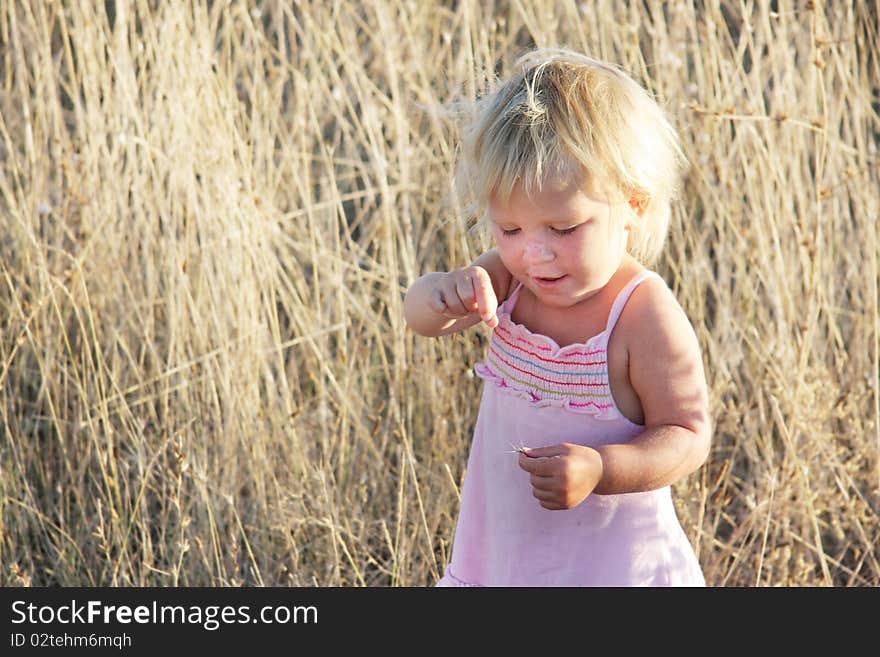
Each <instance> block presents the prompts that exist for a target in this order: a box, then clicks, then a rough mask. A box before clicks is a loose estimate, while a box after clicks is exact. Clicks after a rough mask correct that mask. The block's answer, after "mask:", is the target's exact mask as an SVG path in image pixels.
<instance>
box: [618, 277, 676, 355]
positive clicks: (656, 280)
mask: <svg viewBox="0 0 880 657" xmlns="http://www.w3.org/2000/svg"><path fill="white" fill-rule="evenodd" d="M618 326H619V328H620V329H623V331H622V332H623V333H625V334H626V335H627V336H628V337H630V338H631V339H632V340H633V341H637V342H641V343H645V342H649V343H650V342H653V341H654V340H655V339H656V338H658V337H660V336H661V335H663V334H669V333H670V332H672V333H676V332H680V331H682V330H687V331H688V332H691V331H693V327H692V326H691V323H690V320H689V319H688V317H687V315H686V314H685V312H684V310H683V309H682V307H681V304H680V303H679V301H678V299H677V298H676V296H675V294H674V293H673V291H672V290H671V289H670V288H669V286H668V285H667V284H666V281H664V280H663V278H661V277H660V276H659V275H657V276H647V277H646V278H645V279H644V280H642V281H641V283H639V284H638V285H637V286H636V287H635V289H634V290H633V291H632V294H631V295H630V297H629V299H628V300H627V302H626V305H625V306H624V308H623V311H622V312H621V314H620V319H619V321H618Z"/></svg>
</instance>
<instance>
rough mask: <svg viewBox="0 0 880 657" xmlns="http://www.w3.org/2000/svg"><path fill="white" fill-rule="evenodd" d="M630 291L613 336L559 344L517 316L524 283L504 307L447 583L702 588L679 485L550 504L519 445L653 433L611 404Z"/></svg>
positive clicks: (614, 312)
mask: <svg viewBox="0 0 880 657" xmlns="http://www.w3.org/2000/svg"><path fill="white" fill-rule="evenodd" d="M649 276H655V277H658V278H659V276H658V275H657V274H655V273H654V272H651V271H643V272H641V273H639V274H638V275H636V276H635V277H634V278H633V279H632V280H631V281H630V282H629V283H628V284H627V285H626V286H625V287H624V288H623V290H621V291H620V293H619V294H618V296H617V298H616V299H615V301H614V304H613V306H612V309H611V313H610V315H609V317H608V323H607V326H606V328H605V330H604V331H603V332H602V333H599V334H598V335H595V336H593V337H592V338H590V339H589V340H587V341H586V342H585V343H582V344H571V345H567V346H565V347H561V348H560V347H559V345H558V344H556V342H555V341H554V340H552V339H551V338H549V337H547V336H545V335H539V334H535V333H532V332H531V331H529V330H528V329H527V328H526V327H525V326H523V325H521V324H515V323H513V322H512V320H511V314H512V312H513V308H514V306H515V305H516V300H517V298H518V296H519V292H520V290H521V289H522V284H520V285H519V286H518V287H517V288H516V290H515V291H514V293H513V294H512V295H511V296H510V297H509V298H508V299H507V300H506V301H505V302H504V303H503V304H501V306H500V307H499V309H498V319H499V325H498V326H497V327H496V328H495V331H494V332H493V335H492V340H491V343H490V345H489V353H488V355H487V359H486V360H485V361H484V362H483V363H479V364H477V365H476V366H475V371H476V373H477V374H478V375H479V376H480V377H481V378H483V379H485V381H486V383H485V384H484V389H483V398H482V402H481V404H480V412H479V416H478V418H477V423H476V427H475V429H474V439H473V445H472V447H471V453H470V457H469V459H468V468H467V473H466V476H465V482H464V487H463V490H462V499H461V508H460V511H459V516H458V524H457V527H456V531H455V542H454V544H453V549H452V560H451V562H450V564H449V566H448V567H447V568H446V571H445V573H444V575H443V577H442V578H441V579H440V581H439V582H438V584H437V585H438V586H704V585H705V581H704V579H703V573H702V571H701V569H700V565H699V563H698V561H697V558H696V555H695V554H694V551H693V548H692V547H691V545H690V543H689V541H688V539H687V536H686V535H685V533H684V531H683V530H682V527H681V525H680V523H679V520H678V517H677V515H676V513H675V508H674V507H673V504H672V496H671V494H670V489H669V487H668V486H667V487H665V488H661V489H659V490H653V491H648V492H643V493H627V494H624V495H590V496H588V497H587V498H586V499H585V500H584V501H583V502H582V503H581V504H579V505H578V506H576V507H575V508H573V509H568V510H565V511H550V510H547V509H544V508H543V507H542V506H540V504H539V503H538V500H536V499H535V498H534V497H533V496H532V488H531V485H530V484H529V475H528V473H527V472H525V471H523V470H522V469H520V467H519V466H518V465H517V454H516V452H515V449H516V448H517V447H519V446H522V445H525V446H527V447H544V446H548V445H553V444H557V443H562V442H570V443H579V444H582V445H590V446H598V445H603V444H607V443H621V442H626V441H628V440H630V439H632V438H633V437H635V436H636V435H638V434H639V433H640V432H641V431H642V429H643V428H644V427H643V426H641V425H637V424H634V423H633V422H631V421H630V420H628V419H627V418H626V417H624V416H623V415H622V414H621V412H620V410H619V409H618V408H617V405H616V404H615V403H614V400H613V398H612V397H611V389H610V387H609V383H608V369H607V367H606V358H605V350H606V349H607V347H608V338H609V337H610V335H611V332H612V331H613V330H614V326H615V324H616V323H617V320H618V318H619V317H620V313H621V311H622V310H623V307H624V305H625V304H626V302H627V300H628V299H629V297H630V295H631V294H632V292H633V290H634V289H635V287H636V286H637V285H638V284H639V283H641V282H642V281H643V280H645V279H646V278H648V277H649Z"/></svg>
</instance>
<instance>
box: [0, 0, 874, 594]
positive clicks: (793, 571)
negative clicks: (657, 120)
mask: <svg viewBox="0 0 880 657" xmlns="http://www.w3.org/2000/svg"><path fill="white" fill-rule="evenodd" d="M107 4H109V5H111V11H110V13H109V15H108V12H107V11H106V10H105V8H104V7H105V3H104V2H94V3H92V2H61V1H59V0H56V1H55V2H50V1H48V0H45V1H44V0H10V1H9V2H3V3H2V5H0V211H2V214H0V216H2V222H3V225H2V232H0V309H2V310H0V386H2V389H0V432H2V434H0V507H2V509H0V583H2V584H6V585H13V586H16V585H27V584H32V585H48V584H62V585H136V586H141V585H160V586H165V585H218V586H223V585H239V584H246V585H262V584H266V585H320V586H325V585H367V586H397V585H424V584H430V583H433V581H434V580H435V579H436V578H437V577H438V575H439V573H440V572H441V570H442V567H443V565H444V564H445V562H446V560H447V559H448V557H449V548H450V541H451V535H452V530H453V528H454V520H455V517H456V513H457V505H458V491H459V485H460V483H461V479H462V473H463V468H464V463H465V458H466V456H467V449H468V446H469V441H470V430H471V427H472V425H473V422H474V419H475V413H476V408H477V404H478V396H479V390H480V386H479V381H478V380H475V379H474V378H472V377H471V376H469V374H468V371H469V367H470V365H471V364H472V363H473V362H474V360H475V359H477V358H478V357H479V356H480V355H481V354H482V351H483V347H484V345H485V337H486V333H485V331H484V330H483V329H475V330H473V331H471V332H469V333H467V334H463V335H457V336H451V337H448V338H442V339H438V340H427V339H423V338H417V337H414V336H413V335H411V334H408V333H407V332H406V330H405V326H404V323H403V320H402V313H401V302H402V293H403V291H404V289H405V287H406V286H407V285H408V283H409V282H411V281H412V280H413V279H414V277H415V276H417V275H418V274H419V273H422V272H424V271H427V270H430V269H435V268H447V267H449V266H452V265H459V264H462V263H465V262H467V261H468V260H469V259H470V258H472V257H473V256H474V255H475V254H476V253H477V250H478V249H479V247H480V245H479V244H476V243H475V241H474V238H473V237H471V236H470V235H468V234H467V233H466V232H465V231H463V230H462V228H461V224H460V222H459V219H458V218H459V216H460V215H459V214H458V212H457V208H456V205H455V202H454V200H452V198H451V196H450V194H449V191H450V181H451V170H452V164H453V161H454V156H455V148H456V146H455V144H456V129H455V126H454V125H453V124H452V123H451V122H450V121H449V120H448V119H447V118H445V117H444V116H443V114H442V113H441V112H439V111H438V109H439V107H440V106H441V105H443V104H448V103H451V102H453V101H455V100H458V99H469V98H472V97H473V96H474V94H475V93H477V92H479V90H481V89H483V88H484V87H485V80H486V76H487V75H488V74H490V73H492V72H493V71H495V72H498V73H500V74H504V72H505V71H506V70H507V67H508V66H509V65H510V63H511V62H512V61H513V59H514V57H515V56H516V55H517V54H519V53H521V52H522V51H523V50H524V49H526V48H528V47H531V46H533V45H539V46H543V45H559V44H564V45H569V46H572V47H576V48H581V49H583V50H585V51H588V52H590V53H592V54H594V55H597V56H599V57H603V58H606V59H610V60H613V61H617V62H619V63H621V64H622V65H624V66H625V67H626V68H628V69H629V70H631V71H633V72H634V74H635V75H636V76H637V77H639V78H640V79H641V80H643V81H644V82H645V84H646V85H648V86H649V88H651V89H652V90H653V91H654V92H656V93H657V94H658V95H659V96H660V97H661V98H662V99H663V101H664V102H665V103H666V104H667V106H668V107H669V110H670V112H671V113H672V115H673V116H674V118H675V121H676V123H677V125H678V126H679V127H680V130H681V134H682V138H683V141H684V144H685V148H686V152H687V154H688V156H689V158H690V159H691V161H692V163H693V166H692V169H691V173H690V176H689V179H688V182H687V186H686V190H685V200H684V202H683V203H682V204H681V205H680V206H679V207H678V208H677V210H676V215H675V226H674V228H673V232H672V235H671V238H670V240H669V245H668V248H667V250H666V255H665V257H664V259H663V261H662V262H661V264H660V266H659V270H660V272H661V273H662V274H663V275H664V276H665V277H666V279H667V281H669V282H670V284H671V285H672V286H673V287H674V289H675V290H676V292H677V294H678V295H679V297H680V299H681V302H682V305H683V306H684V308H685V310H686V311H687V312H688V314H689V316H690V317H691V319H692V320H693V322H694V324H695V327H696V329H697V333H698V335H699V338H700V340H701V344H702V346H703V348H704V357H705V361H706V365H707V371H708V376H709V383H710V388H711V400H712V406H713V409H714V419H715V422H716V426H717V430H716V437H715V442H714V448H713V451H712V454H711V456H710V460H709V462H708V463H707V464H706V466H705V467H704V468H702V469H701V470H700V471H699V473H698V474H695V475H693V476H691V477H690V478H688V479H687V480H686V481H683V482H681V483H680V484H678V485H677V486H676V493H677V500H678V508H679V511H680V515H681V518H682V522H683V524H684V526H685V529H686V531H687V533H688V535H689V536H690V537H691V538H692V539H693V541H694V543H695V545H696V548H697V551H698V554H699V558H700V561H701V563H702V565H703V568H704V570H705V573H706V577H707V581H708V583H709V584H710V585H728V586H731V585H736V586H752V585H760V586H765V585H810V586H812V585H835V586H878V585H880V549H878V545H880V433H878V335H880V327H878V324H880V320H878V292H877V286H878V265H877V262H878V242H877V228H876V222H877V215H878V194H877V190H878V186H880V167H878V162H880V159H878V157H880V156H878V153H877V140H878V135H880V119H878V111H880V96H878V94H880V52H878V42H880V41H878V37H880V24H878V18H877V12H876V7H875V6H874V3H873V2H872V1H868V0H854V2H852V3H844V2H839V3H838V2H834V3H831V2H828V3H821V2H800V1H798V2H793V1H789V2H780V3H778V5H779V8H778V10H777V11H770V9H769V8H768V6H769V4H770V3H768V2H766V1H765V0H758V1H754V2H752V1H742V2H741V1H739V0H705V1H703V2H696V1H694V2H689V1H680V2H663V3H661V2H657V1H655V0H648V1H646V2H632V3H621V2H610V1H608V0H600V1H598V2H586V3H576V2H567V3H566V2H549V1H546V0H543V1H538V2H527V1H525V0H511V1H510V2H497V3H489V2H486V3H480V2H474V1H464V2H458V3H442V4H441V3H423V2H416V1H412V0H368V1H366V2H356V3H355V2H349V1H348V0H342V1H340V2H333V3H330V2H317V1H316V2H305V1H303V2H297V1H294V2H280V1H279V2H275V1H269V0H266V1H265V2H248V3H245V2H240V1H236V0H232V1H229V2H213V3H209V4H210V6H203V4H204V3H202V2H197V3H193V4H195V5H196V6H195V7H193V6H192V5H191V3H178V2H158V1H154V2H148V1H146V0H131V1H128V2H124V1H120V2H117V3H107ZM114 4H115V7H116V10H115V12H114V11H112V5H114ZM776 4H777V3H773V5H776ZM627 5H630V6H627Z"/></svg>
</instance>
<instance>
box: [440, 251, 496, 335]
mask: <svg viewBox="0 0 880 657" xmlns="http://www.w3.org/2000/svg"><path fill="white" fill-rule="evenodd" d="M428 306H429V307H430V308H431V310H433V311H434V312H436V313H438V314H440V315H443V316H444V317H449V318H453V319H457V318H459V317H464V316H466V315H470V314H471V313H479V315H480V319H481V320H482V321H484V322H486V324H488V325H489V327H490V328H495V327H496V326H498V316H497V315H496V312H497V311H498V298H497V296H496V295H495V289H494V288H493V287H492V279H491V278H490V277H489V272H487V271H486V270H485V269H483V268H482V267H479V266H475V265H471V266H470V267H462V268H461V269H454V270H452V271H450V272H446V273H445V274H444V275H443V276H442V277H440V278H439V279H438V281H437V285H436V286H435V287H434V289H433V290H431V294H430V295H429V296H428Z"/></svg>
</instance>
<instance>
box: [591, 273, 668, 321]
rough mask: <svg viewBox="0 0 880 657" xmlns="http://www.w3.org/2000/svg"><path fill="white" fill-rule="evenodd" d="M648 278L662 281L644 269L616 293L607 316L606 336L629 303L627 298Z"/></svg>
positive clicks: (658, 275)
mask: <svg viewBox="0 0 880 657" xmlns="http://www.w3.org/2000/svg"><path fill="white" fill-rule="evenodd" d="M649 278H659V279H660V280H661V281H662V280H663V278H662V277H661V276H660V274H658V273H657V272H654V271H651V270H650V269H644V270H642V271H640V272H639V273H638V274H636V275H635V276H633V277H632V279H630V281H629V283H627V284H626V285H625V286H624V287H623V289H622V290H621V291H620V292H618V293H617V298H615V299H614V304H613V305H612V306H611V313H610V314H609V315H608V325H607V326H606V327H605V333H606V335H611V331H613V330H614V327H615V326H616V325H617V320H618V319H620V313H622V312H623V307H624V306H625V305H626V302H627V301H629V298H630V296H632V293H633V292H635V289H636V288H637V287H638V286H639V284H640V283H642V282H643V281H646V280H647V279H649Z"/></svg>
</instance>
